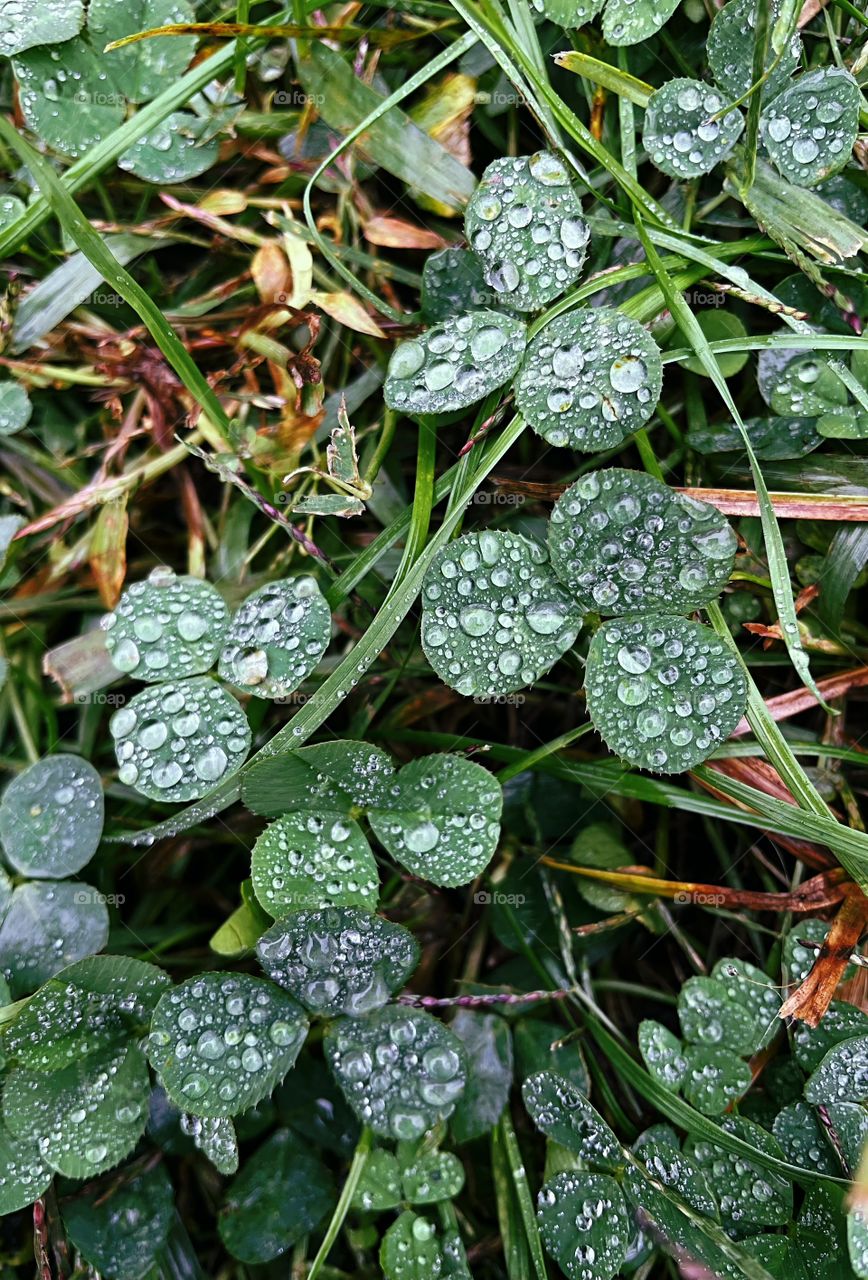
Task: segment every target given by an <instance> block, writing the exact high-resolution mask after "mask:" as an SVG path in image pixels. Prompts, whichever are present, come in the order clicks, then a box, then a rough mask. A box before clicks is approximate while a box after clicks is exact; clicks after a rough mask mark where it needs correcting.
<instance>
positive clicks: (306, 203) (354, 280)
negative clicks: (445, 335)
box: [302, 32, 476, 324]
mask: <svg viewBox="0 0 868 1280" xmlns="http://www.w3.org/2000/svg"><path fill="white" fill-rule="evenodd" d="M475 44H476V36H475V35H474V34H473V33H472V32H466V33H465V34H464V35H463V36H462V37H461V38H460V39H459V40H456V41H455V43H454V44H451V45H449V46H448V47H447V48H446V49H444V50H443V51H442V53H439V54H438V55H437V56H436V57H435V58H432V60H431V61H430V62H429V63H426V65H425V66H424V67H422V68H420V70H419V71H417V72H416V73H415V75H412V76H410V78H409V79H408V80H406V81H405V82H404V84H402V85H401V87H400V88H399V89H396V90H395V92H394V93H391V94H389V96H388V98H383V100H382V101H381V102H379V103H378V104H377V106H376V107H375V108H374V109H373V110H372V111H371V112H369V113H368V114H367V115H366V116H365V117H364V119H363V120H360V121H359V123H358V124H357V125H356V126H355V127H354V128H352V129H350V131H349V133H347V135H346V137H344V138H343V139H342V140H341V142H340V143H339V144H338V146H337V147H335V149H334V150H333V151H332V152H330V153H329V155H327V156H326V158H325V159H324V160H323V161H322V163H321V164H320V165H319V166H318V167H317V168H316V169H315V170H314V172H313V173H312V174H311V176H310V178H309V180H308V182H307V185H306V186H305V189H304V195H303V197H302V208H303V210H304V217H305V221H306V222H307V225H308V229H309V230H310V233H311V236H312V237H313V240H314V242H315V243H316V246H317V248H318V249H319V251H320V253H321V254H322V255H323V257H324V258H325V259H326V261H327V262H328V263H329V265H330V266H331V267H333V268H334V270H335V271H336V272H337V273H338V275H339V276H341V277H342V279H344V280H345V281H346V282H347V284H349V285H350V287H351V288H352V289H353V290H354V291H355V292H356V293H358V294H359V295H360V296H361V297H363V298H364V299H365V301H366V302H367V303H368V304H369V305H370V306H371V307H373V308H374V310H375V311H379V312H380V313H381V314H382V315H386V316H388V317H389V318H390V319H391V320H394V321H396V322H397V323H399V324H402V323H405V322H406V320H407V316H406V314H405V313H403V312H400V311H397V310H396V309H395V308H394V307H391V306H389V304H388V303H387V302H384V301H383V299H382V298H378V297H377V296H376V294H374V293H372V292H371V290H370V289H369V288H368V287H367V285H365V284H363V283H362V282H361V281H360V280H359V279H358V277H357V276H356V275H355V274H354V273H353V272H352V271H351V270H350V269H349V268H348V267H347V266H346V265H345V264H344V263H343V262H342V261H341V260H340V258H339V257H338V256H337V255H336V254H335V253H334V252H333V251H332V248H331V246H330V245H329V242H328V240H327V239H326V238H325V237H324V236H323V234H322V232H321V231H320V229H319V227H318V226H317V223H316V219H315V217H314V214H313V209H312V207H311V197H312V194H313V191H314V190H315V188H316V185H317V183H318V182H319V180H320V178H321V177H322V176H323V174H324V173H325V172H326V170H327V169H329V168H330V167H331V166H332V165H333V164H334V162H335V160H336V159H337V158H338V156H340V155H342V154H343V152H344V151H346V150H347V148H348V147H350V146H352V144H353V143H354V142H356V141H357V140H358V139H359V138H361V137H362V136H363V135H365V134H366V133H367V132H368V131H369V130H370V129H371V127H372V126H373V125H375V124H376V123H377V121H378V120H381V119H382V118H383V116H385V115H386V114H387V112H389V111H391V110H392V108H393V107H395V106H397V104H398V103H399V102H403V100H404V99H405V98H407V97H409V95H410V94H411V93H413V92H415V90H416V89H418V88H420V87H421V86H422V85H423V84H425V83H426V82H427V81H428V80H430V79H431V78H432V77H433V76H435V75H437V74H438V73H439V72H440V71H442V70H443V69H444V68H445V67H448V66H449V64H450V63H452V62H454V61H455V59H456V58H460V57H461V56H462V55H463V54H465V53H467V52H468V50H470V49H472V48H473V46H474V45H475ZM413 127H414V128H415V126H413ZM465 194H466V193H465ZM456 195H459V193H456ZM459 203H460V200H459Z"/></svg>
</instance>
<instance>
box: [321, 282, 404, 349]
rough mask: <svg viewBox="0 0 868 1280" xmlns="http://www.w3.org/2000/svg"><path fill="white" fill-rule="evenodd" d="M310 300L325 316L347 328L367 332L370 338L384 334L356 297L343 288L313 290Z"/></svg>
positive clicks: (381, 336)
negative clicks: (328, 291)
mask: <svg viewBox="0 0 868 1280" xmlns="http://www.w3.org/2000/svg"><path fill="white" fill-rule="evenodd" d="M310 301H311V302H313V303H314V304H315V305H316V306H318V307H319V308H320V309H321V310H323V311H324V312H325V313H326V315H327V316H331V318H332V320H337V322H338V323H339V324H342V325H345V326H346V328H347V329H354V330H355V332H356V333H369V334H370V335H371V337H372V338H385V336H386V335H385V333H383V330H382V329H381V328H380V326H379V325H378V324H377V322H376V320H374V319H373V318H372V317H371V316H369V315H368V313H367V311H366V310H365V308H364V307H363V306H362V304H361V303H360V302H359V300H358V298H354V297H353V295H352V294H351V293H347V292H346V290H344V289H338V290H337V292H335V293H320V292H319V290H314V291H313V293H311V295H310Z"/></svg>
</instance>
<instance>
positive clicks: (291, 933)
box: [256, 907, 419, 1017]
mask: <svg viewBox="0 0 868 1280" xmlns="http://www.w3.org/2000/svg"><path fill="white" fill-rule="evenodd" d="M256 954H257V956H258V958H259V963H260V964H261V965H262V968H263V969H264V971H265V972H266V973H267V974H268V976H269V978H271V980H272V981H273V982H276V983H278V985H279V986H281V987H283V988H284V989H285V990H286V991H288V992H289V993H290V995H292V996H294V997H295V999H296V1000H298V1001H299V1003H300V1004H302V1005H304V1007H305V1008H306V1009H308V1010H309V1012H310V1013H314V1014H319V1015H320V1016H321V1017H338V1016H339V1015H341V1014H346V1015H348V1016H350V1017H359V1016H360V1015H362V1014H365V1013H370V1011H371V1010H372V1009H378V1008H379V1007H380V1006H381V1005H383V1004H385V1003H386V1001H387V1000H388V999H389V997H390V995H391V994H392V992H393V991H396V990H397V989H398V988H399V987H402V986H403V985H404V983H405V982H406V981H407V979H408V978H409V976H410V974H411V973H412V972H413V970H414V969H415V967H416V964H417V963H418V960H419V947H418V944H417V943H416V940H415V938H414V937H413V935H412V933H410V931H409V930H408V929H404V928H402V927H401V926H400V925H397V924H392V923H391V921H389V920H384V919H383V918H382V917H380V916H376V915H372V914H371V913H369V912H367V911H362V910H359V909H358V908H354V907H343V908H333V907H332V908H329V907H326V908H322V909H321V910H318V911H293V912H290V913H289V914H287V915H285V916H283V917H282V918H281V919H280V920H279V921H278V922H277V923H276V924H275V925H273V926H272V927H271V928H270V929H268V930H267V931H266V932H265V933H264V934H263V935H262V937H261V938H260V939H259V941H258V943H257V944H256Z"/></svg>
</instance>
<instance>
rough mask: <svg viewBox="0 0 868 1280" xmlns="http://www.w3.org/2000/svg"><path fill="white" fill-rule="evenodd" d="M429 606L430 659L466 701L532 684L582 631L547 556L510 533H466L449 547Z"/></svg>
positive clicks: (438, 561)
mask: <svg viewBox="0 0 868 1280" xmlns="http://www.w3.org/2000/svg"><path fill="white" fill-rule="evenodd" d="M422 605H423V613H422V646H423V648H424V650H425V655H426V657H427V658H428V661H429V662H430V663H431V666H432V667H433V668H434V670H435V671H436V672H437V674H438V675H439V676H440V678H441V679H442V680H444V681H445V682H446V683H447V684H448V685H450V686H451V687H452V688H453V689H457V691H458V692H459V693H462V694H464V695H465V696H469V695H474V696H477V697H482V698H486V697H493V696H497V695H498V694H503V693H509V692H511V691H512V690H514V689H521V688H523V687H524V686H525V685H528V684H532V683H533V682H534V681H535V680H537V679H539V677H540V676H541V675H543V674H544V673H545V672H546V671H548V669H549V668H550V667H552V666H553V665H554V663H555V662H557V660H558V658H560V657H561V656H562V654H564V653H565V652H566V650H567V649H569V647H570V646H571V645H572V643H573V641H574V640H575V638H576V635H577V633H578V630H579V627H580V625H581V617H580V614H579V612H578V610H577V608H576V606H575V603H574V602H573V601H572V600H571V598H570V596H569V595H568V593H567V592H566V591H565V590H564V588H563V587H562V586H561V584H560V583H559V582H558V581H557V579H556V578H555V576H554V574H553V573H552V570H551V566H550V564H549V562H548V555H547V553H546V551H545V548H544V547H542V546H540V544H539V543H537V542H532V541H530V540H529V539H528V538H524V537H522V536H521V535H520V534H516V533H509V532H506V531H498V532H493V531H492V530H485V531H484V532H482V533H466V534H464V535H463V536H462V537H460V538H457V539H456V540H455V542H452V543H450V544H449V545H448V546H446V547H444V548H443V549H442V551H440V552H439V553H438V554H437V556H436V557H435V558H434V560H433V561H432V563H431V566H430V568H429V569H428V571H427V573H426V575H425V582H424V585H423V588H422Z"/></svg>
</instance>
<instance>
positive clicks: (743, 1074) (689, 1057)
mask: <svg viewBox="0 0 868 1280" xmlns="http://www.w3.org/2000/svg"><path fill="white" fill-rule="evenodd" d="M684 1059H685V1062H686V1065H687V1070H686V1071H685V1073H684V1080H683V1082H682V1086H681V1088H682V1092H683V1094H684V1097H685V1098H686V1099H687V1101H688V1102H689V1103H690V1105H691V1106H692V1107H696V1109H697V1111H701V1112H702V1113H703V1115H707V1116H718V1115H720V1114H721V1113H722V1112H724V1111H725V1110H726V1109H727V1107H728V1106H730V1105H731V1103H733V1102H735V1101H736V1100H737V1099H738V1098H740V1097H741V1096H742V1094H743V1093H746V1092H747V1090H748V1088H749V1087H750V1082H751V1072H750V1067H749V1066H748V1064H747V1063H746V1062H744V1061H743V1060H742V1059H741V1058H739V1057H738V1056H737V1055H736V1054H735V1053H733V1052H732V1050H731V1049H726V1048H722V1047H718V1046H715V1045H709V1044H689V1045H687V1046H685V1049H684Z"/></svg>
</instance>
